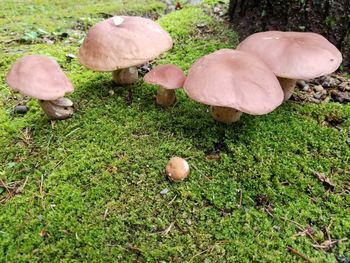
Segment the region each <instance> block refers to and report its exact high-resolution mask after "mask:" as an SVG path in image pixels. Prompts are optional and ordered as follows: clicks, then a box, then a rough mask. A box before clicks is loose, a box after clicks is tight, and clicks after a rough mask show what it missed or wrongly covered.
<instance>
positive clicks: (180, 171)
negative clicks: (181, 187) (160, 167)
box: [165, 156, 190, 182]
mask: <svg viewBox="0 0 350 263" xmlns="http://www.w3.org/2000/svg"><path fill="white" fill-rule="evenodd" d="M165 170H166V173H167V175H168V177H169V179H170V180H172V181H174V182H178V181H183V180H184V179H186V178H187V177H188V174H189V173H190V166H189V165H188V162H187V161H186V160H185V159H183V158H180V157H177V156H174V157H171V159H170V161H169V162H168V164H167V165H166V168H165Z"/></svg>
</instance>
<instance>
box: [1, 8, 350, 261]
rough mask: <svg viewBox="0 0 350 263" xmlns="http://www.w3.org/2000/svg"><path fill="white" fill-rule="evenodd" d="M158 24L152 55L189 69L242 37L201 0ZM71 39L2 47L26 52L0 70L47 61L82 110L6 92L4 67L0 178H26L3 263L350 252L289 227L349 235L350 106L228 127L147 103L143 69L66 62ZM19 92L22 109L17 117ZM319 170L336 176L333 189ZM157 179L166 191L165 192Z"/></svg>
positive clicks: (6, 210) (5, 217)
mask: <svg viewBox="0 0 350 263" xmlns="http://www.w3.org/2000/svg"><path fill="white" fill-rule="evenodd" d="M57 3H58V2H57ZM73 6H74V5H73ZM19 8H23V7H19ZM48 8H49V7H48ZM50 8H51V7H50ZM84 8H89V7H84ZM108 10H109V7H108V5H107V7H106V10H105V9H103V8H102V9H101V10H100V12H108ZM125 10H129V7H128V6H125ZM130 10H131V9H130ZM137 10H138V11H137ZM137 10H136V9H135V10H134V11H133V12H143V11H142V10H144V7H143V6H142V7H140V9H138V7H137ZM140 10H141V11H140ZM17 12H19V13H18V15H19V14H21V13H20V12H21V9H19V10H18V11H17ZM33 12H35V14H37V12H38V10H37V9H35V11H33ZM18 19H19V20H21V19H23V18H22V17H18ZM38 20H40V19H38ZM159 22H160V23H161V25H162V26H163V27H164V28H165V29H167V30H168V31H169V32H170V34H171V35H172V37H173V39H174V42H175V45H174V48H173V49H172V50H171V51H169V52H168V53H166V54H165V55H164V56H162V57H161V58H159V59H158V60H156V61H155V63H157V64H161V63H174V64H177V65H180V66H181V67H182V68H183V69H184V70H186V71H187V70H188V68H189V67H190V65H191V64H192V63H193V62H194V61H195V60H197V59H198V58H199V57H201V56H203V55H205V54H207V53H210V52H212V51H214V50H216V49H220V48H224V47H234V46H235V45H236V44H237V36H236V35H235V34H234V33H232V32H231V29H229V28H227V27H226V26H225V25H224V24H222V23H219V22H216V21H215V20H213V19H212V18H210V17H208V16H207V15H206V14H205V13H204V12H203V11H201V10H200V9H199V8H184V9H183V10H181V11H176V12H175V13H172V14H169V15H167V16H164V17H162V18H161V19H160V21H159ZM38 23H40V21H39V22H38ZM60 23H62V26H64V25H63V24H64V22H62V21H61V22H60ZM67 23H69V21H67ZM174 24H175V25H176V26H174ZM198 24H205V25H204V27H203V26H202V25H201V26H200V27H198V26H197V25H198ZM18 32H19V31H18ZM6 37H8V35H6ZM78 47H79V43H78V42H76V41H73V40H72V41H71V42H65V41H64V40H63V41H58V42H56V43H55V44H54V45H47V44H43V43H41V44H31V45H29V44H21V45H18V43H11V44H10V46H5V48H6V49H11V50H21V51H20V53H6V54H4V56H3V57H2V58H1V61H0V62H1V64H0V69H1V71H2V72H6V71H7V70H8V69H9V67H10V65H11V64H12V63H13V62H14V61H15V60H16V58H18V57H20V56H23V55H25V54H32V53H40V54H46V55H50V56H53V57H55V58H56V59H57V61H58V62H59V63H60V65H61V67H62V68H63V69H64V71H65V72H67V74H68V76H69V77H70V78H71V80H72V82H73V84H74V86H75V89H76V91H75V92H74V93H73V94H72V95H70V98H72V99H73V101H74V102H75V104H76V110H77V111H76V113H75V115H74V117H73V118H71V119H68V120H65V121H60V122H56V123H55V124H54V125H51V123H50V122H49V121H48V120H47V119H46V117H45V116H44V114H43V113H42V111H41V109H40V107H39V106H38V104H37V102H36V101H34V100H29V101H28V102H27V99H23V98H22V97H21V96H19V95H15V94H13V93H11V92H10V91H9V89H8V88H7V87H6V85H5V83H4V78H3V76H2V78H1V83H0V95H1V97H0V103H1V108H0V149H1V150H0V160H1V162H0V177H1V179H2V180H3V181H4V182H6V183H11V182H16V183H17V185H18V186H21V185H23V184H24V182H25V181H26V180H27V182H26V185H25V186H24V188H23V189H22V190H21V189H20V190H19V191H18V194H16V195H15V196H14V197H12V198H11V199H10V200H9V201H7V202H6V203H4V204H0V262H48V261H51V262H82V261H87V262H100V261H103V262H134V261H140V262H160V261H162V260H163V261H167V262H187V261H189V262H191V261H192V262H218V261H219V262H223V261H226V262H295V261H298V260H301V259H300V258H298V257H297V256H295V255H293V254H291V253H289V252H288V251H287V249H286V247H287V246H292V247H293V248H295V249H297V250H298V251H300V252H302V253H303V254H305V255H307V256H308V257H309V258H310V259H312V260H313V261H314V262H337V260H336V256H339V255H343V256H346V257H348V258H349V257H350V254H349V253H350V252H349V250H348V247H349V246H350V243H349V240H347V241H342V242H340V243H338V244H336V245H335V246H334V247H333V249H332V250H330V251H328V252H323V251H321V250H318V249H316V248H314V247H313V244H314V241H313V240H312V239H311V238H309V237H308V236H302V235H301V236H300V235H297V233H298V232H300V229H299V228H300V226H299V224H300V225H301V226H302V227H306V226H307V225H310V226H311V227H312V228H313V230H314V234H313V236H314V239H315V241H316V242H318V243H319V244H321V243H322V242H324V241H325V239H326V238H327V234H326V230H325V229H326V228H327V227H328V226H329V225H330V223H331V222H332V224H331V226H330V228H329V233H330V235H331V238H332V239H338V240H340V239H343V238H345V237H347V236H348V233H349V231H350V223H349V222H350V211H349V204H350V199H349V195H348V194H347V192H348V191H349V185H350V180H349V174H348V172H347V171H349V162H350V147H349V146H350V139H349V134H350V130H349V126H350V117H349V116H350V106H349V105H345V104H343V105H340V104H337V103H327V104H297V103H294V102H287V103H284V104H283V105H282V106H281V107H279V108H278V109H277V110H276V111H274V112H273V113H271V114H268V115H265V116H256V117H254V116H249V115H244V116H243V117H242V120H241V121H240V122H239V123H236V124H233V125H222V124H218V123H216V122H215V121H213V120H212V119H211V118H210V116H209V115H208V112H207V107H206V106H205V105H201V104H198V103H195V102H193V101H191V100H189V99H188V98H187V97H186V96H185V94H184V92H183V91H178V92H177V95H178V103H177V104H176V105H175V106H174V107H172V108H169V109H162V108H160V107H158V106H156V104H155V102H154V96H155V91H156V88H155V87H154V86H152V85H146V84H145V83H143V81H142V79H140V80H139V81H138V82H137V83H135V84H134V85H132V86H130V87H116V86H115V85H114V84H113V82H112V81H111V77H110V74H108V73H97V72H92V71H89V70H87V69H85V68H83V67H81V66H80V65H79V63H78V61H77V60H76V59H73V60H71V61H70V60H67V59H66V57H65V55H66V54H67V53H73V54H76V53H77V50H78ZM2 75H4V74H2ZM110 90H113V91H114V95H112V96H111V95H110V94H109V91H110ZM22 101H23V102H27V105H28V106H29V107H30V111H29V112H28V113H27V114H26V115H24V116H20V115H13V114H12V109H13V107H14V106H15V105H16V104H17V103H19V102H22ZM330 118H333V119H337V120H338V121H337V122H339V124H338V126H339V127H337V128H336V127H333V126H332V124H331V123H329V122H328V121H329V120H330ZM172 155H179V156H182V157H184V158H186V159H188V161H189V163H190V166H191V174H190V178H189V180H188V181H186V182H183V183H176V184H174V183H170V182H169V181H168V180H167V179H166V176H165V174H164V167H165V164H166V162H167V161H168V159H169V158H170V157H171V156H172ZM314 172H318V173H324V174H325V175H326V176H328V177H330V178H331V179H332V180H333V181H334V182H335V184H336V186H335V187H334V189H328V188H327V186H325V185H323V184H322V183H321V182H320V181H319V180H318V179H317V178H316V176H314ZM165 188H168V189H169V193H168V194H166V195H161V194H160V191H161V190H163V189H165ZM241 192H242V199H241V198H240V193H241ZM5 194H6V192H4V191H3V192H2V193H0V198H3V197H4V196H5ZM261 199H263V200H265V201H261ZM266 209H269V211H270V212H269V213H270V214H271V215H269V213H267V212H266Z"/></svg>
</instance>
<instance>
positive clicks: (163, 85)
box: [144, 64, 186, 107]
mask: <svg viewBox="0 0 350 263" xmlns="http://www.w3.org/2000/svg"><path fill="white" fill-rule="evenodd" d="M185 80H186V76H185V73H184V72H183V71H182V69H180V68H179V67H178V66H175V65H172V64H166V65H159V66H157V67H155V68H153V69H152V70H151V71H150V72H148V73H147V74H146V75H145V76H144V81H145V82H146V83H150V84H155V85H159V87H158V91H157V97H156V101H157V104H158V105H160V106H163V107H169V106H172V105H174V103H175V101H176V95H175V89H179V88H182V87H183V84H184V82H185Z"/></svg>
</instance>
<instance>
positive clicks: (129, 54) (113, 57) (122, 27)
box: [79, 16, 173, 85]
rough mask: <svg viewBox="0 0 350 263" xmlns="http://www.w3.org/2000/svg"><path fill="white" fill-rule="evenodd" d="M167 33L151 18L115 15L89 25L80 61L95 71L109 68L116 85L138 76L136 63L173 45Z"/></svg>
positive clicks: (126, 82)
mask: <svg viewBox="0 0 350 263" xmlns="http://www.w3.org/2000/svg"><path fill="white" fill-rule="evenodd" d="M172 45H173V42H172V39H171V37H170V36H169V34H168V33H167V32H166V31H164V30H163V29H162V28H161V26H160V25H158V24H157V23H155V22H154V21H152V20H150V19H147V18H143V17H137V16H115V17H111V18H109V19H106V20H104V21H102V22H99V23H97V24H96V25H94V26H93V27H91V28H90V30H89V32H88V34H87V36H86V38H85V40H84V43H83V45H82V46H81V48H80V50H79V61H80V63H81V64H82V65H84V66H85V67H87V68H89V69H92V70H95V71H105V72H106V71H107V72H108V71H109V72H112V76H113V80H114V81H115V82H116V83H117V84H119V85H129V84H131V83H133V82H134V81H136V80H137V78H138V71H137V68H136V66H138V65H141V64H144V63H146V62H148V61H150V60H152V59H154V58H156V57H158V56H159V55H160V54H162V53H163V52H165V51H167V50H169V49H170V48H172Z"/></svg>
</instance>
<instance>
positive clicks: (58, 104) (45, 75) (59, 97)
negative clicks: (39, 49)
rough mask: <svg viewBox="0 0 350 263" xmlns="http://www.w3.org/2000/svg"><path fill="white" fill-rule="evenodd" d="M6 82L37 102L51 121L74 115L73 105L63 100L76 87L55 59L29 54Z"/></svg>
mask: <svg viewBox="0 0 350 263" xmlns="http://www.w3.org/2000/svg"><path fill="white" fill-rule="evenodd" d="M6 82H7V84H8V85H9V86H10V87H11V88H12V89H13V90H14V91H18V92H20V93H21V94H23V95H26V96H29V97H32V98H35V99H38V100H39V104H40V106H41V108H42V109H43V110H44V112H45V113H46V114H47V116H48V117H49V118H50V119H52V120H63V119H66V118H69V117H70V116H72V114H73V111H74V110H73V102H72V101H71V100H70V99H67V98H65V97H64V95H65V94H66V93H71V92H73V90H74V88H73V85H72V83H71V82H70V80H69V79H68V78H67V76H66V75H65V74H64V73H63V71H62V70H61V68H60V66H59V65H58V63H57V62H56V61H55V60H54V59H52V58H49V57H46V56H43V55H29V56H25V57H23V58H20V59H18V60H17V61H16V62H15V63H14V64H13V65H12V67H11V69H10V71H9V72H8V73H7V76H6Z"/></svg>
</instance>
